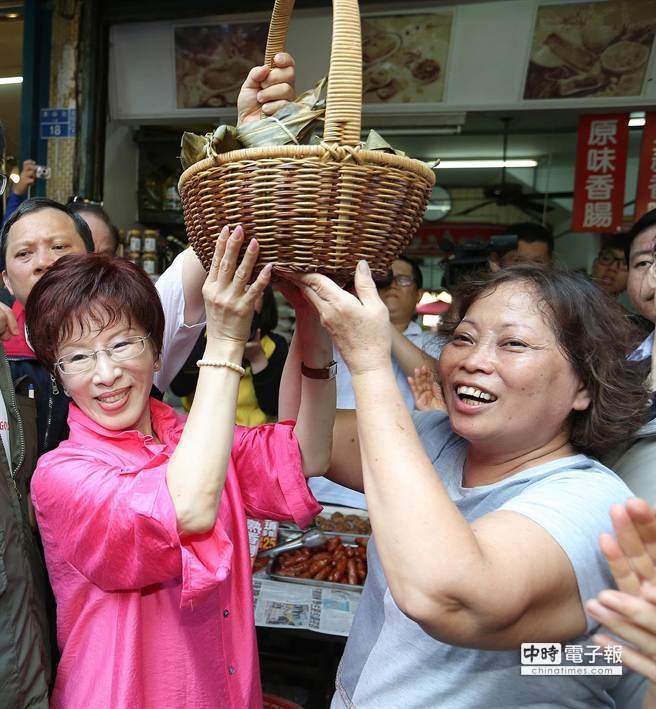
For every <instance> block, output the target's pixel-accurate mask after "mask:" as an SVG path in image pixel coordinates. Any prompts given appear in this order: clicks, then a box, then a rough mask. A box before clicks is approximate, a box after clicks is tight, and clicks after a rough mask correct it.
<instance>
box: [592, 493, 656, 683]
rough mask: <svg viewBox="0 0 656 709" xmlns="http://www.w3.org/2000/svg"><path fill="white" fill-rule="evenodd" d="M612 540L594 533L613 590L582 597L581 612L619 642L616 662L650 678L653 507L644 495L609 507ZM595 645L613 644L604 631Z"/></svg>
mask: <svg viewBox="0 0 656 709" xmlns="http://www.w3.org/2000/svg"><path fill="white" fill-rule="evenodd" d="M610 514H611V519H612V522H613V528H614V530H615V534H616V537H617V538H616V539H613V537H612V536H611V535H609V534H602V535H601V537H600V541H599V544H600V547H601V550H602V552H603V554H604V556H605V557H606V559H607V561H608V565H609V567H610V570H611V573H612V575H613V578H614V579H615V583H616V584H617V587H618V589H619V590H618V591H615V590H611V589H609V590H605V591H601V593H599V594H598V596H597V598H596V599H593V600H590V601H588V602H587V603H586V604H585V606H586V611H587V612H588V614H589V615H590V616H591V617H592V618H594V620H596V621H597V622H598V623H601V624H602V625H604V626H605V627H606V628H607V629H608V630H609V631H610V632H611V633H614V634H615V635H617V636H618V637H620V638H622V639H623V640H626V641H627V642H628V643H631V645H633V647H630V646H626V645H623V650H622V662H623V663H624V664H625V665H626V666H627V667H630V668H631V669H633V670H635V671H636V672H640V673H641V674H643V675H645V676H646V677H648V678H649V679H650V680H651V681H652V682H656V512H655V511H654V509H652V508H651V507H650V506H649V505H648V504H647V503H646V502H645V501H644V500H640V499H637V498H634V499H631V500H629V501H628V502H627V503H626V504H625V505H613V507H611V512H610ZM595 641H596V642H598V643H599V644H600V645H617V644H618V643H617V641H616V640H613V639H612V638H610V637H609V636H608V635H604V634H598V635H595Z"/></svg>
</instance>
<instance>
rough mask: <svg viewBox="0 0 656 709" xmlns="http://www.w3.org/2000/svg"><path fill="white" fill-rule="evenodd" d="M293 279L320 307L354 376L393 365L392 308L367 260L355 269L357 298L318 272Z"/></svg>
mask: <svg viewBox="0 0 656 709" xmlns="http://www.w3.org/2000/svg"><path fill="white" fill-rule="evenodd" d="M289 278H290V280H292V281H293V282H294V283H295V284H296V285H297V286H298V288H299V289H300V291H301V293H302V294H303V296H304V297H305V299H306V300H307V301H308V302H309V303H310V304H311V305H312V306H313V307H314V308H315V309H316V311H317V313H318V314H319V317H320V320H321V324H322V325H323V326H324V327H325V328H326V330H327V331H328V332H329V333H330V335H331V336H332V339H333V342H334V343H335V345H336V346H337V348H338V349H339V351H340V353H341V355H342V357H343V359H344V361H345V362H346V365H347V366H348V368H349V371H350V372H351V375H352V376H355V375H357V374H361V373H363V372H366V371H371V370H375V369H381V368H385V367H388V366H389V364H390V361H391V351H392V345H391V338H390V333H389V311H388V310H387V306H386V305H385V303H383V301H382V300H381V299H380V296H379V295H378V290H377V288H376V284H375V283H374V281H373V278H372V277H371V272H370V270H369V266H368V264H367V262H366V261H360V263H359V264H358V267H357V269H356V272H355V291H356V293H357V297H355V296H353V295H351V294H350V293H347V292H346V291H344V290H342V288H340V287H339V286H338V285H337V284H336V283H334V282H333V281H331V280H330V279H329V278H328V277H326V276H323V275H320V274H318V273H307V274H302V275H296V274H294V275H292V276H289Z"/></svg>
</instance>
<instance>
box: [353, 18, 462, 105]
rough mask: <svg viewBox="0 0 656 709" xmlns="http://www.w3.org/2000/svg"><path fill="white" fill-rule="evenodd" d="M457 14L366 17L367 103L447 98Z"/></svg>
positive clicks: (363, 51)
mask: <svg viewBox="0 0 656 709" xmlns="http://www.w3.org/2000/svg"><path fill="white" fill-rule="evenodd" d="M452 24H453V13H452V12H440V13H430V14H422V15H378V16H375V17H363V18H362V59H363V67H362V68H363V74H364V76H363V93H364V102H365V103H370V104H371V103H435V102H439V101H442V100H443V99H444V85H445V79H446V72H447V60H448V56H449V43H450V40H451V26H452Z"/></svg>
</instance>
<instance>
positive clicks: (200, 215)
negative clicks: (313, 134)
mask: <svg viewBox="0 0 656 709" xmlns="http://www.w3.org/2000/svg"><path fill="white" fill-rule="evenodd" d="M293 6H294V0H276V2H275V6H274V9H273V15H272V18H271V26H270V28H269V36H268V40H267V46H266V53H265V61H266V62H267V63H268V64H271V62H272V61H273V57H274V56H275V54H276V53H277V52H279V51H282V50H283V49H284V46H285V39H286V35H287V28H288V25H289V18H290V15H291V11H292V8H293ZM361 113H362V42H361V37H360V14H359V9H358V3H357V0H333V40H332V54H331V60H330V72H329V76H328V91H327V97H326V115H325V126H324V134H323V142H322V143H321V145H284V146H277V147H260V148H248V149H245V150H235V151H232V152H229V153H224V154H222V155H219V156H217V157H213V158H207V159H206V160H202V161H200V162H198V163H196V164H195V165H192V166H191V167H190V168H188V169H187V170H185V172H184V173H183V174H182V176H181V177H180V183H179V189H180V196H181V198H182V204H183V208H184V218H185V225H186V228H187V235H188V237H189V241H190V243H191V244H192V246H193V248H194V250H195V251H196V253H197V254H198V256H199V258H200V259H201V261H202V263H203V265H204V266H205V268H209V264H210V262H211V258H212V254H213V252H214V244H215V242H216V238H217V237H218V235H219V232H220V231H221V228H222V227H223V226H224V225H225V224H228V225H230V226H231V227H234V226H236V225H237V224H241V225H242V226H243V227H244V231H245V233H246V237H247V239H250V238H251V237H256V238H257V240H258V242H259V244H260V258H259V261H258V265H259V266H260V267H261V266H263V265H264V264H265V263H270V262H273V263H275V264H276V270H278V271H283V272H284V271H302V272H311V271H318V272H320V273H325V274H327V275H329V276H331V277H333V278H334V279H335V280H337V281H342V282H344V281H346V280H348V279H349V278H351V277H352V275H353V272H354V269H355V266H356V265H357V262H358V260H360V259H362V258H365V259H367V261H368V262H369V265H370V267H371V268H372V270H373V271H374V273H376V274H383V273H386V272H387V271H388V269H389V267H390V265H391V263H392V261H393V260H394V259H395V258H396V257H397V256H398V255H399V254H400V253H401V252H402V251H403V249H404V248H405V247H406V246H407V245H408V243H409V242H410V240H411V239H412V236H413V234H414V233H415V231H416V230H417V228H418V227H419V224H420V223H421V219H422V215H423V213H424V209H425V208H426V203H427V200H428V196H429V194H430V191H431V188H432V186H433V184H434V182H435V176H434V173H433V171H432V170H431V169H430V168H428V167H427V166H426V165H425V164H424V163H422V162H419V161H418V160H411V159H410V158H406V157H402V156H398V155H392V154H388V153H384V152H382V151H371V150H364V149H362V144H361V143H360V124H361Z"/></svg>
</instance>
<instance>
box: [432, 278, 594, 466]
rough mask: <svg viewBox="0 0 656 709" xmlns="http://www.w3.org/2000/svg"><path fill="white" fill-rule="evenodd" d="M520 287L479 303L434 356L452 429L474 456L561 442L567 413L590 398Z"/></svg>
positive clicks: (506, 287)
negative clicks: (475, 449)
mask: <svg viewBox="0 0 656 709" xmlns="http://www.w3.org/2000/svg"><path fill="white" fill-rule="evenodd" d="M538 300H539V298H538V295H537V292H536V291H535V290H534V289H533V288H532V287H531V286H529V285H527V284H526V283H522V282H511V283H502V284H500V285H498V286H497V287H496V289H495V290H494V291H491V292H488V293H487V294H485V295H483V296H481V297H480V298H478V300H476V301H474V303H473V304H472V305H471V306H470V307H469V309H468V310H467V313H466V314H465V317H464V318H463V320H462V322H461V323H460V324H459V325H458V327H457V328H456V330H455V332H454V335H453V338H452V340H451V342H450V343H449V344H448V345H447V346H446V347H445V348H444V350H443V351H442V355H441V357H440V364H439V368H440V378H441V382H442V388H443V391H444V400H445V403H446V407H447V411H448V412H449V417H450V420H451V427H452V428H453V430H454V431H455V432H456V433H457V434H459V435H460V436H462V437H463V438H465V439H467V440H468V441H469V442H470V443H471V445H472V447H474V448H477V449H478V450H479V451H483V452H490V453H495V454H501V455H506V456H513V455H520V454H522V453H526V452H530V451H537V450H539V449H540V448H542V447H544V446H547V445H549V444H550V443H552V442H554V441H556V440H558V439H562V443H566V442H567V440H568V434H567V421H568V418H569V416H570V413H571V412H572V410H584V409H586V408H587V407H588V406H589V404H590V397H589V395H588V393H587V391H586V390H585V389H583V388H582V385H581V382H580V379H579V377H578V376H577V375H576V373H575V372H574V370H573V368H572V366H571V364H570V363H569V361H568V360H567V359H566V358H565V356H564V355H563V353H562V352H561V351H560V349H559V347H558V342H557V340H556V335H555V333H554V332H553V330H552V328H551V325H550V324H549V322H548V320H547V319H546V318H545V316H544V315H543V314H542V312H540V310H539V308H538V306H536V304H535V303H536V301H538Z"/></svg>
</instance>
